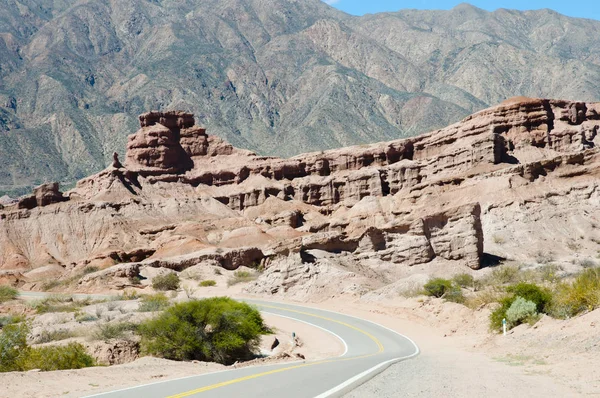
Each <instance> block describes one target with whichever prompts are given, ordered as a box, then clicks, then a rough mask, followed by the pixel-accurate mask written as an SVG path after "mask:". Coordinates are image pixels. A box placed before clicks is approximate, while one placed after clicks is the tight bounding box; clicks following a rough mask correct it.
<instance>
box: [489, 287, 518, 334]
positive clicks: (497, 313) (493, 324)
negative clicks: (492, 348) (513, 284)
mask: <svg viewBox="0 0 600 398" xmlns="http://www.w3.org/2000/svg"><path fill="white" fill-rule="evenodd" d="M515 299H516V297H514V296H504V297H503V298H501V299H500V306H499V307H498V308H496V309H495V310H494V311H492V313H491V314H490V330H492V331H494V332H499V331H500V330H502V320H503V319H504V318H506V311H508V309H509V308H510V306H511V305H512V303H513V302H514V301H515Z"/></svg>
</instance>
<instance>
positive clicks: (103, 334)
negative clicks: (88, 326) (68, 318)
mask: <svg viewBox="0 0 600 398" xmlns="http://www.w3.org/2000/svg"><path fill="white" fill-rule="evenodd" d="M136 330H137V325H136V324H135V323H132V322H113V323H109V322H107V323H101V324H99V325H98V328H97V329H96V331H95V332H94V334H93V337H94V338H95V339H97V340H111V339H122V338H124V337H125V335H126V334H127V332H135V331H136Z"/></svg>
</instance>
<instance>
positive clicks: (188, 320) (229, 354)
mask: <svg viewBox="0 0 600 398" xmlns="http://www.w3.org/2000/svg"><path fill="white" fill-rule="evenodd" d="M139 331H140V334H141V336H142V348H143V351H144V352H145V353H147V354H151V355H156V356H159V357H163V358H168V359H174V360H199V361H214V362H219V363H223V364H231V363H233V362H235V361H238V360H244V359H250V358H252V357H253V356H254V351H255V350H256V348H257V346H258V343H259V341H260V336H261V335H264V334H268V333H270V331H269V329H268V328H267V327H266V326H265V324H264V322H263V319H262V317H261V315H260V313H259V312H258V310H256V309H255V308H253V307H251V306H249V305H248V304H245V303H240V302H237V301H235V300H232V299H230V298H227V297H215V298H209V299H203V300H192V301H188V302H185V303H180V304H176V305H174V306H172V307H170V308H169V309H167V310H166V311H165V312H164V313H162V314H160V315H159V316H158V317H156V318H155V319H152V320H149V321H147V322H145V323H143V324H142V325H140V328H139Z"/></svg>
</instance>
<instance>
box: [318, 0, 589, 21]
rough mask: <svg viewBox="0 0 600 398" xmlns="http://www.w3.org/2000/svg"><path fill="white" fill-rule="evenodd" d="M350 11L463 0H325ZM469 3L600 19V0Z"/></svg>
mask: <svg viewBox="0 0 600 398" xmlns="http://www.w3.org/2000/svg"><path fill="white" fill-rule="evenodd" d="M323 1H325V3H327V4H330V5H332V6H334V7H336V8H339V9H340V10H342V11H345V12H347V13H348V14H353V15H363V14H367V13H376V12H383V11H398V10H400V9H403V8H418V9H425V10H431V9H438V10H448V9H450V8H452V7H454V6H456V5H458V4H460V3H463V2H464V0H463V1H461V0H323ZM468 3H471V4H473V5H474V6H477V7H479V8H483V9H485V10H489V11H493V10H495V9H498V8H510V9H517V10H535V9H539V8H550V9H553V10H555V11H558V12H560V13H561V14H565V15H568V16H571V17H582V18H592V19H598V20H600V0H577V1H573V2H571V1H565V0H527V1H524V0H471V1H468Z"/></svg>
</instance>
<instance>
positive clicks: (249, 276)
mask: <svg viewBox="0 0 600 398" xmlns="http://www.w3.org/2000/svg"><path fill="white" fill-rule="evenodd" d="M257 277H258V275H256V274H254V273H252V272H248V271H241V270H240V271H235V272H234V273H233V276H232V277H231V278H229V279H228V280H227V286H233V285H236V284H238V283H245V282H250V281H253V280H255V279H256V278H257Z"/></svg>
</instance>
